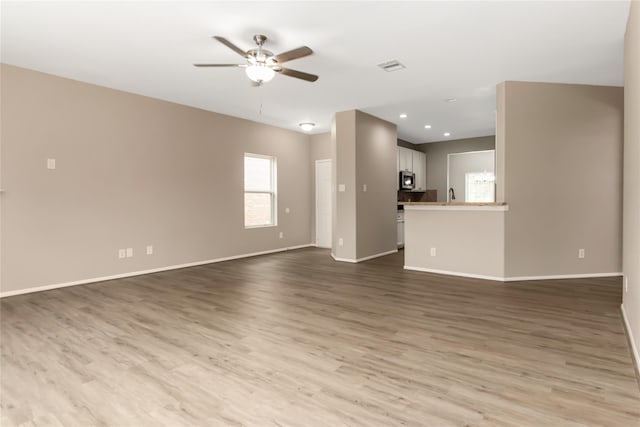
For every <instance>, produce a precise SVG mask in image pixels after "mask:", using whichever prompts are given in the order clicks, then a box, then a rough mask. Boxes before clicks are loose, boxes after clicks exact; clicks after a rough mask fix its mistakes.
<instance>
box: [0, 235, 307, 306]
mask: <svg viewBox="0 0 640 427" xmlns="http://www.w3.org/2000/svg"><path fill="white" fill-rule="evenodd" d="M312 246H314V245H313V244H312V243H309V244H306V245H298V246H290V247H286V248H278V249H271V250H268V251H261V252H252V253H248V254H241V255H233V256H229V257H224V258H216V259H209V260H206V261H196V262H189V263H186V264H177V265H170V266H167V267H159V268H152V269H149V270H139V271H132V272H129V273H121V274H114V275H111V276H103V277H93V278H90V279H83V280H75V281H73V282H65V283H55V284H52V285H45V286H36V287H33V288H25V289H18V290H15V291H7V292H0V298H4V297H11V296H14V295H22V294H29V293H32V292H40V291H49V290H51V289H58V288H66V287H68V286H76V285H86V284H88V283H96V282H104V281H106V280H114V279H123V278H125V277H133V276H141V275H143V274H151V273H159V272H161V271H168V270H178V269H180V268H187V267H197V266H199V265H205V264H213V263H216V262H223V261H231V260H234V259H241V258H249V257H254V256H259V255H267V254H273V253H277V252H284V251H291V250H294V249H302V248H308V247H312Z"/></svg>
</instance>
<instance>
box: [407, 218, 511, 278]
mask: <svg viewBox="0 0 640 427" xmlns="http://www.w3.org/2000/svg"><path fill="white" fill-rule="evenodd" d="M456 209H464V208H455V207H446V208H445V207H444V206H438V207H431V208H426V207H425V208H422V207H413V206H411V207H405V212H404V224H405V249H404V265H405V268H407V269H410V270H423V271H432V272H439V273H445V274H447V273H449V274H455V275H462V276H465V275H466V276H472V277H482V278H487V279H496V280H499V279H502V278H503V277H504V215H505V212H503V211H499V210H493V211H487V210H456ZM479 209H482V208H479ZM431 248H435V249H436V255H435V256H431V255H430V254H431Z"/></svg>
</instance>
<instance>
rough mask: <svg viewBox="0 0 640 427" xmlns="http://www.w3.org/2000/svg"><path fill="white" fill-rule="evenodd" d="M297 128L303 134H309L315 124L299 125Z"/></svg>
mask: <svg viewBox="0 0 640 427" xmlns="http://www.w3.org/2000/svg"><path fill="white" fill-rule="evenodd" d="M298 126H300V129H302V130H303V131H305V132H309V131H310V130H311V129H313V128H314V127H315V126H316V124H315V123H300V124H299V125H298Z"/></svg>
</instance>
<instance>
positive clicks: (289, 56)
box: [193, 34, 318, 85]
mask: <svg viewBox="0 0 640 427" xmlns="http://www.w3.org/2000/svg"><path fill="white" fill-rule="evenodd" d="M213 38H214V39H216V40H218V41H219V42H220V43H222V44H223V45H225V46H227V47H228V48H229V49H231V50H233V51H234V52H236V53H237V54H238V55H240V56H242V57H243V58H244V59H245V60H246V61H247V63H246V64H193V65H195V66H196V67H241V68H244V69H245V71H246V73H247V77H249V78H250V79H251V80H253V81H254V82H256V83H257V84H258V85H260V84H262V83H264V82H268V81H270V80H271V79H272V78H273V76H274V75H275V73H280V74H284V75H285V76H289V77H295V78H297V79H302V80H306V81H308V82H315V81H316V80H318V76H316V75H315V74H309V73H305V72H303V71H298V70H292V69H290V68H284V67H282V66H281V65H280V64H283V63H285V62H287V61H291V60H293V59H298V58H302V57H304V56H307V55H311V54H312V53H313V50H311V49H310V48H308V47H307V46H302V47H299V48H297V49H293V50H289V51H287V52H283V53H281V54H279V55H274V54H273V53H272V52H269V51H268V50H266V49H264V48H263V47H262V45H263V44H264V42H266V41H267V37H266V36H264V35H262V34H256V35H255V36H253V41H255V42H256V44H257V45H258V48H257V49H250V50H248V51H246V52H245V51H243V50H242V49H240V48H239V47H238V46H236V45H234V44H233V43H231V42H230V41H229V40H227V39H225V38H224V37H220V36H213Z"/></svg>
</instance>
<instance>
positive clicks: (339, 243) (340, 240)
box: [338, 237, 344, 246]
mask: <svg viewBox="0 0 640 427" xmlns="http://www.w3.org/2000/svg"><path fill="white" fill-rule="evenodd" d="M342 245H344V240H343V239H342V237H340V238H339V239H338V246H342Z"/></svg>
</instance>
